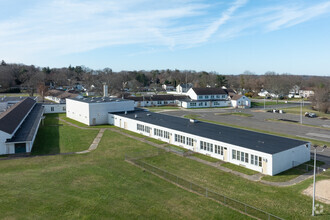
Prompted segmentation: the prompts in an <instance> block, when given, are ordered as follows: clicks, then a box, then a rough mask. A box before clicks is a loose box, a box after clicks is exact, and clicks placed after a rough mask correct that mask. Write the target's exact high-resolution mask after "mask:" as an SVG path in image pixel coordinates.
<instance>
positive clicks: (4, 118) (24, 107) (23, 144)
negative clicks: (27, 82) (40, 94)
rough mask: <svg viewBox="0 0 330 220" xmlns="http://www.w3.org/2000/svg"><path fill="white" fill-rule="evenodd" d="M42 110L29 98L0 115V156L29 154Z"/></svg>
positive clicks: (40, 106) (41, 107)
mask: <svg viewBox="0 0 330 220" xmlns="http://www.w3.org/2000/svg"><path fill="white" fill-rule="evenodd" d="M43 112H44V108H43V106H42V105H41V104H38V103H36V101H35V100H33V99H31V98H25V99H24V100H22V101H20V102H18V103H16V104H14V105H13V106H11V107H10V108H9V109H8V110H7V111H5V112H3V113H1V114H0V154H16V153H28V152H31V150H32V146H33V143H34V140H35V137H36V135H37V131H38V128H39V125H40V121H41V119H42V115H43Z"/></svg>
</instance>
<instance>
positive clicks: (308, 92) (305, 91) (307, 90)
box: [299, 88, 314, 98]
mask: <svg viewBox="0 0 330 220" xmlns="http://www.w3.org/2000/svg"><path fill="white" fill-rule="evenodd" d="M299 95H300V96H301V97H303V98H310V97H312V96H313V95H314V91H313V89H312V88H304V89H300V90H299Z"/></svg>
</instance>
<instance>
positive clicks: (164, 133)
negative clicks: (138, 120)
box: [154, 128, 170, 139]
mask: <svg viewBox="0 0 330 220" xmlns="http://www.w3.org/2000/svg"><path fill="white" fill-rule="evenodd" d="M154 135H155V136H158V137H163V138H166V139H170V132H168V131H163V130H160V129H157V128H155V129H154Z"/></svg>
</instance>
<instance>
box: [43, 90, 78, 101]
mask: <svg viewBox="0 0 330 220" xmlns="http://www.w3.org/2000/svg"><path fill="white" fill-rule="evenodd" d="M82 97H83V96H82V95H80V94H79V93H78V92H75V91H63V90H57V89H52V90H49V91H47V94H46V96H45V99H47V100H50V101H53V102H56V103H65V99H67V98H82Z"/></svg>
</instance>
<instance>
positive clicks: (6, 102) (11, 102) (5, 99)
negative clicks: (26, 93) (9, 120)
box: [0, 96, 36, 112]
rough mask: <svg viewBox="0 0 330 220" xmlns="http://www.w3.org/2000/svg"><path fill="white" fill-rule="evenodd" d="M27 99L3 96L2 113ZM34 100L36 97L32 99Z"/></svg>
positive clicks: (0, 109)
mask: <svg viewBox="0 0 330 220" xmlns="http://www.w3.org/2000/svg"><path fill="white" fill-rule="evenodd" d="M25 98H26V97H23V96H20V97H7V96H3V97H1V98H0V112H3V111H5V110H7V109H8V108H9V107H10V106H12V105H14V104H16V103H18V102H20V101H22V100H24V99H25ZM31 98H32V99H36V97H31Z"/></svg>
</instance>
